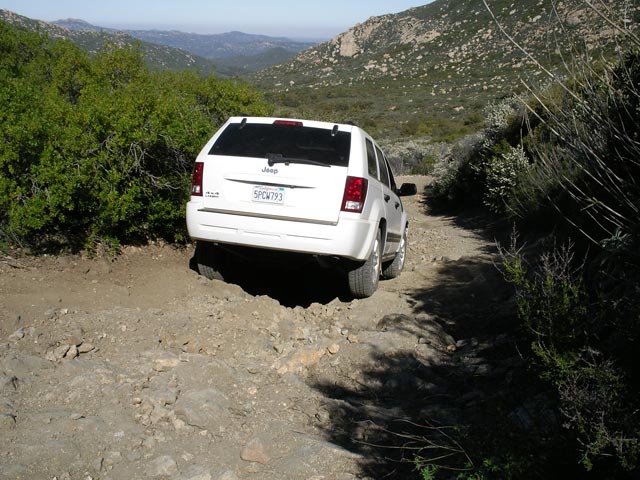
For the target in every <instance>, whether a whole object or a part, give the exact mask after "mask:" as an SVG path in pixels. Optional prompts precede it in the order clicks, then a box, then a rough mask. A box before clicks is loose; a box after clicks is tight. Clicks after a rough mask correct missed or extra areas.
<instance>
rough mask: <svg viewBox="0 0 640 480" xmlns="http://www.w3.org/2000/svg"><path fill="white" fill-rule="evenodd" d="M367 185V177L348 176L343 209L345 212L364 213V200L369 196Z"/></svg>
mask: <svg viewBox="0 0 640 480" xmlns="http://www.w3.org/2000/svg"><path fill="white" fill-rule="evenodd" d="M367 186H368V182H367V179H366V178H359V177H347V182H346V183H345V186H344V197H343V199H342V208H341V210H342V211H343V212H354V213H362V209H363V208H364V201H365V199H366V198H367Z"/></svg>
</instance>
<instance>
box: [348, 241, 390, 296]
mask: <svg viewBox="0 0 640 480" xmlns="http://www.w3.org/2000/svg"><path fill="white" fill-rule="evenodd" d="M381 238H382V237H381V236H380V230H378V233H377V235H376V238H375V240H374V243H373V249H372V250H371V254H370V255H369V258H368V259H367V261H366V262H364V263H363V264H362V265H360V266H359V267H357V268H355V269H353V270H350V271H349V273H348V281H349V291H350V292H351V295H353V296H354V297H355V298H366V297H370V296H371V295H373V294H374V293H375V291H376V290H377V289H378V282H379V281H380V267H381V261H380V260H381V258H382V240H381Z"/></svg>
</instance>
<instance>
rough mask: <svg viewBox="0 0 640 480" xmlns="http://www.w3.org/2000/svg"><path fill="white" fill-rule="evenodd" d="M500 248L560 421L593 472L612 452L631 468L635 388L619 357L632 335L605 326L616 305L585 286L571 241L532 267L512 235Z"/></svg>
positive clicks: (636, 446)
mask: <svg viewBox="0 0 640 480" xmlns="http://www.w3.org/2000/svg"><path fill="white" fill-rule="evenodd" d="M501 254H502V267H501V268H502V271H503V273H504V275H505V278H506V279H507V280H508V281H510V282H511V283H513V284H514V286H515V289H516V300H517V306H518V312H519V316H520V318H521V319H522V321H523V324H524V325H525V326H526V328H527V331H528V333H529V336H530V337H531V338H532V344H531V345H532V348H531V351H532V353H533V355H534V359H535V365H536V366H537V370H538V372H539V374H540V376H541V377H542V378H543V379H545V380H547V381H548V382H550V384H552V385H553V386H554V387H555V388H556V390H557V392H558V401H559V410H560V412H561V413H562V415H563V417H564V427H565V428H567V429H569V430H571V431H572V432H573V435H575V437H576V438H577V440H578V442H579V445H580V452H579V455H580V460H581V462H582V464H583V465H584V466H585V468H586V469H587V470H591V469H592V468H593V467H594V463H595V462H596V461H597V462H602V460H603V459H605V458H610V457H612V456H613V457H615V458H616V459H617V461H618V467H619V468H620V469H623V470H624V469H633V468H636V467H637V465H638V454H639V453H640V437H639V432H640V419H639V418H638V415H637V412H636V409H635V406H634V405H635V402H634V401H633V398H635V396H636V393H637V392H636V387H637V386H636V385H634V381H633V377H630V376H629V372H630V370H629V368H628V364H626V362H624V361H621V360H624V359H623V358H622V357H623V355H621V350H622V351H623V350H625V349H626V348H625V347H626V346H625V343H627V345H628V343H629V342H630V343H631V344H633V343H635V340H634V339H630V338H622V339H621V338H620V335H619V332H618V331H616V330H615V329H613V330H612V329H611V328H610V327H611V325H610V323H609V321H608V319H609V318H611V316H612V315H614V314H615V313H616V312H615V308H614V309H612V308H611V307H612V305H611V304H609V303H608V302H606V301H602V297H601V296H600V294H598V293H593V292H590V291H589V290H588V288H587V283H588V276H587V275H586V272H585V264H584V263H580V264H579V265H577V266H576V264H575V259H574V250H573V246H572V245H570V244H569V245H566V246H563V247H560V248H556V249H554V250H552V251H550V252H547V253H543V254H542V255H541V256H540V257H539V259H538V262H537V263H536V264H535V265H534V266H533V267H530V266H529V265H528V264H527V262H526V260H525V259H524V256H523V255H522V253H521V251H519V250H518V249H517V248H516V246H515V236H514V237H513V239H512V246H511V248H510V249H509V250H508V251H505V250H501ZM594 295H595V296H596V297H597V298H596V299H593V296H594ZM629 300H630V299H626V301H629ZM635 303H636V307H635V309H634V310H635V314H636V317H635V321H636V322H637V320H638V316H637V313H638V310H637V300H636V301H635ZM632 312H633V310H631V311H627V312H626V313H632ZM618 313H619V312H618ZM636 328H637V323H636ZM636 332H637V330H636ZM613 471H614V469H610V471H609V473H610V474H612V473H613Z"/></svg>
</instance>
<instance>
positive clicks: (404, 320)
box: [376, 313, 415, 332]
mask: <svg viewBox="0 0 640 480" xmlns="http://www.w3.org/2000/svg"><path fill="white" fill-rule="evenodd" d="M414 323H415V321H414V319H413V318H411V317H409V316H408V315H403V314H399V313H392V314H390V315H385V316H384V317H382V320H380V321H379V322H378V324H377V325H376V329H378V330H380V331H381V332H386V331H387V330H391V329H394V328H399V327H400V326H402V325H403V324H406V325H411V324H414Z"/></svg>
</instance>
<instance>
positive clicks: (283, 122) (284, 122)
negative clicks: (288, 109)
mask: <svg viewBox="0 0 640 480" xmlns="http://www.w3.org/2000/svg"><path fill="white" fill-rule="evenodd" d="M273 124H274V125H286V126H288V127H301V126H302V122H300V121H298V120H275V121H274V122H273Z"/></svg>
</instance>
